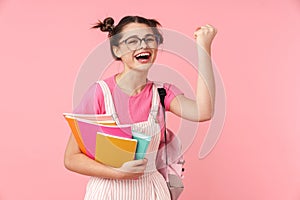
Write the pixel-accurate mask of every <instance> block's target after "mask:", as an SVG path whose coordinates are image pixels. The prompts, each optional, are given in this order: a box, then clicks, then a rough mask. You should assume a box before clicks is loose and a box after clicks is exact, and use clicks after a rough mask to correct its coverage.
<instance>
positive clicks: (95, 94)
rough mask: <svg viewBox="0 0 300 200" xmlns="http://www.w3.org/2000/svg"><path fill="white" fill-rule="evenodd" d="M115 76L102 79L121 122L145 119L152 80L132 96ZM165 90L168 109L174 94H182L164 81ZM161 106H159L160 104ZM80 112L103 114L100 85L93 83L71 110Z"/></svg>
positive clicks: (149, 100)
mask: <svg viewBox="0 0 300 200" xmlns="http://www.w3.org/2000/svg"><path fill="white" fill-rule="evenodd" d="M115 76H116V75H114V76H111V77H109V78H107V79H105V80H104V81H105V82H106V84H107V85H108V87H109V89H110V91H111V94H112V98H113V101H114V105H115V109H116V112H117V114H118V116H119V121H120V123H121V124H131V123H138V122H141V121H146V120H147V119H148V115H149V112H150V108H151V102H152V86H153V82H151V81H148V82H147V84H146V86H145V87H144V88H143V90H142V91H141V92H140V93H138V94H136V95H133V96H129V95H128V94H126V93H124V92H123V91H122V90H121V89H120V88H119V87H118V85H117V84H116V80H115ZM164 88H165V90H166V93H167V94H166V97H165V106H166V110H167V111H169V109H170V103H171V101H172V100H173V99H174V97H175V96H177V95H180V94H183V93H182V92H181V91H180V90H179V89H178V88H177V87H176V86H174V85H172V84H168V83H164ZM160 107H161V106H160ZM73 112H74V113H81V114H105V113H106V112H105V105H104V95H103V92H102V89H101V86H100V85H99V84H98V83H94V84H93V85H91V86H90V88H89V89H88V90H87V92H86V93H85V95H84V96H83V98H82V100H81V102H80V104H79V105H78V106H77V107H76V108H75V110H74V111H73ZM162 116H163V113H162V109H159V113H158V118H161V119H162Z"/></svg>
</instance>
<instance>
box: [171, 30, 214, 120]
mask: <svg viewBox="0 0 300 200" xmlns="http://www.w3.org/2000/svg"><path fill="white" fill-rule="evenodd" d="M215 34H216V29H214V27H212V26H210V25H206V26H203V27H201V28H199V29H198V31H196V32H195V37H196V41H197V51H198V60H199V64H198V81H197V87H196V99H195V100H193V99H189V98H187V97H185V96H184V95H178V96H177V97H175V98H174V99H173V100H172V101H171V104H170V111H171V112H173V113H174V114H176V115H178V116H180V117H182V118H185V119H187V120H191V121H206V120H210V119H211V118H212V116H213V114H214V104H215V80H214V73H213V68H212V61H211V42H212V40H213V38H214V36H215Z"/></svg>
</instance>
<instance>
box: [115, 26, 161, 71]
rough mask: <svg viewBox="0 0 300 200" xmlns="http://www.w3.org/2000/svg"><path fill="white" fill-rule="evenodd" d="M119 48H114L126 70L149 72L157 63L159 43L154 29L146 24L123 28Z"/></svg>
mask: <svg viewBox="0 0 300 200" xmlns="http://www.w3.org/2000/svg"><path fill="white" fill-rule="evenodd" d="M121 34H122V37H121V39H120V42H119V46H114V47H113V50H114V53H115V55H116V56H118V57H120V58H121V60H122V62H123V63H124V66H125V68H127V69H134V70H140V71H144V70H148V69H149V68H150V67H151V65H152V63H153V62H154V61H155V58H156V54H157V47H158V42H157V39H156V36H155V35H154V34H153V31H152V29H151V28H150V27H149V26H147V25H146V24H142V23H130V24H127V25H126V26H124V27H123V30H122V32H121Z"/></svg>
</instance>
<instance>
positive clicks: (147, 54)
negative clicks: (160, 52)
mask: <svg viewBox="0 0 300 200" xmlns="http://www.w3.org/2000/svg"><path fill="white" fill-rule="evenodd" d="M140 56H150V53H140V54H138V55H136V56H135V57H140Z"/></svg>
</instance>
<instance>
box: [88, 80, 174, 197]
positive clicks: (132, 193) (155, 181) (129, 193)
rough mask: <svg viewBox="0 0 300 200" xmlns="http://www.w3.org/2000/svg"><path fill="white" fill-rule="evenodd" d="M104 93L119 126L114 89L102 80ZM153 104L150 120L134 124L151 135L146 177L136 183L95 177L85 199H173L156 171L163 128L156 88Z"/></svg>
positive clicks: (139, 129)
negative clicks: (161, 126) (160, 120)
mask: <svg viewBox="0 0 300 200" xmlns="http://www.w3.org/2000/svg"><path fill="white" fill-rule="evenodd" d="M98 83H99V84H100V86H101V88H102V90H103V94H104V103H105V110H106V113H107V114H112V115H113V116H114V117H116V118H115V120H116V122H117V124H119V120H118V117H117V113H116V111H115V107H114V103H113V100H112V96H111V93H110V90H109V88H108V86H107V85H106V83H105V82H104V81H98ZM152 89H153V90H152V93H153V97H152V104H151V109H150V113H149V116H148V120H147V121H144V122H139V123H135V124H132V130H135V131H138V132H141V133H143V134H145V135H149V136H151V137H152V138H151V142H150V144H149V147H148V150H147V153H146V156H145V157H146V158H147V159H148V164H147V167H146V170H145V173H144V175H143V176H141V177H139V178H138V179H136V180H131V179H127V180H117V179H104V178H99V177H91V178H90V180H89V182H88V184H87V188H86V194H85V198H84V199H85V200H170V199H171V197H170V193H169V190H168V187H167V185H166V182H165V179H164V178H163V176H162V175H161V174H160V173H159V172H158V171H157V170H156V166H155V161H156V154H157V150H158V146H159V142H160V126H159V123H158V122H157V117H156V116H157V113H158V108H159V105H160V103H159V95H158V92H157V88H156V86H155V84H153V87H152Z"/></svg>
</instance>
